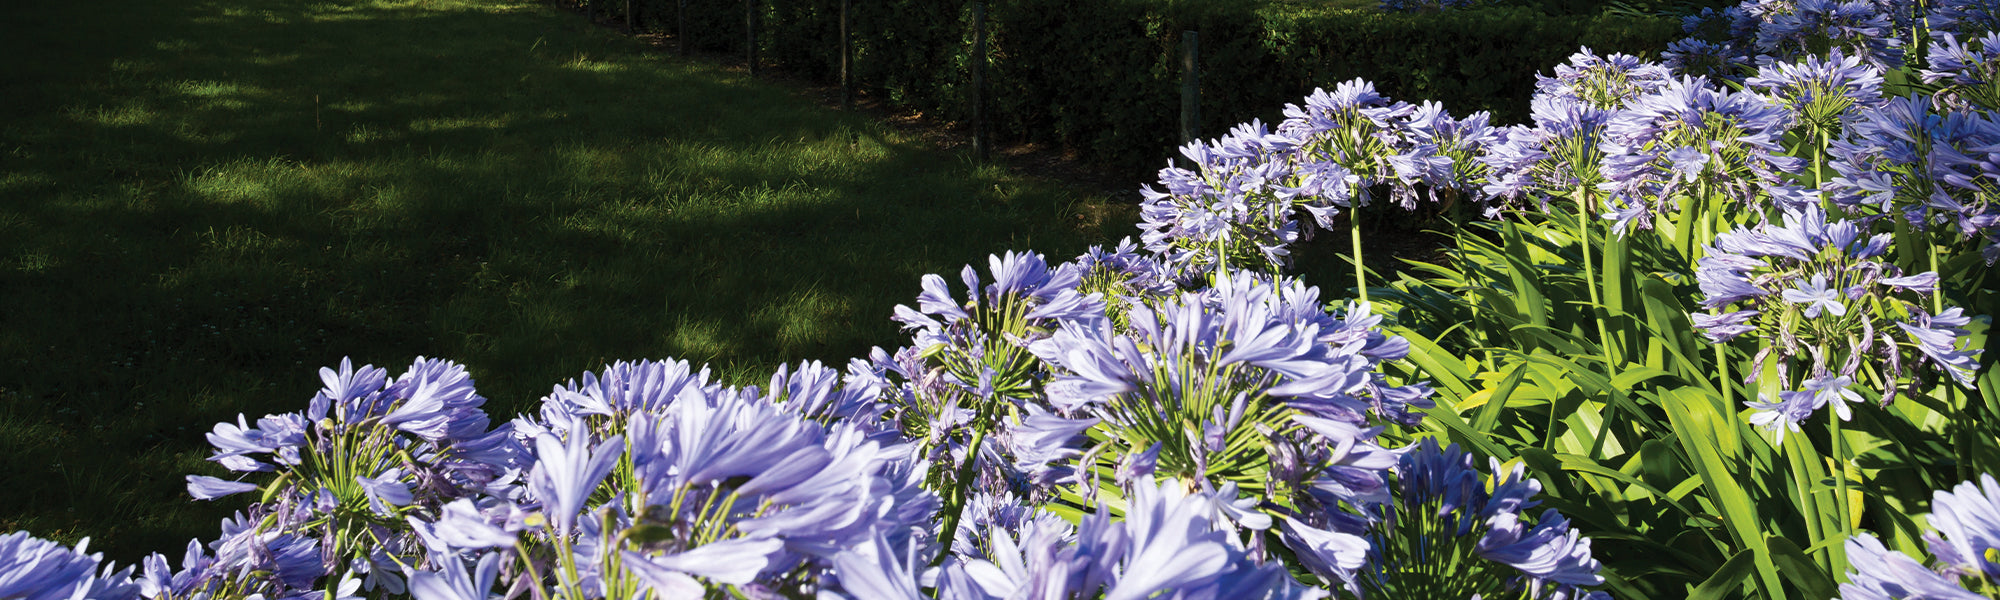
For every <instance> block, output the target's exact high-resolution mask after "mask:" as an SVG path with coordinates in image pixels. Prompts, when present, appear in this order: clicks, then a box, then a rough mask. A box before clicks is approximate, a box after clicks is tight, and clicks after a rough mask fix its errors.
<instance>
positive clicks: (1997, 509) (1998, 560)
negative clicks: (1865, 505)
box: [1840, 474, 2000, 600]
mask: <svg viewBox="0 0 2000 600" xmlns="http://www.w3.org/2000/svg"><path fill="white" fill-rule="evenodd" d="M1929 522H1930V526H1931V530H1930V531H1927V532H1925V534H1924V542H1925V545H1926V546H1928V548H1929V549H1930V553H1931V555H1932V556H1935V557H1936V558H1937V568H1936V569H1931V568H1927V567H1925V566H1924V563H1922V562H1919V561H1918V560H1917V559H1916V558H1912V557H1911V556H1910V555H1908V554H1904V553H1901V552H1894V551H1891V550H1889V549H1888V548H1886V547H1883V545H1882V541H1881V540H1878V539H1875V536H1873V535H1868V534H1862V535H1856V536H1854V537H1853V538H1850V539H1848V540H1847V556H1848V561H1849V563H1850V564H1851V565H1852V566H1853V570H1851V571H1849V572H1848V573H1847V580H1848V583H1844V584H1841V586H1840V600H1897V599H1900V598H1933V599H1936V600H1982V599H1985V598H1993V597H1995V596H1996V595H2000V481H1995V480H1994V479H1993V476H1992V475H1990V474H1988V475H1980V476H1979V480H1978V482H1977V483H1975V482H1971V481H1967V482H1964V483H1960V484H1958V487H1955V488H1952V490H1951V491H1948V492H1947V491H1944V490H1938V491H1937V492H1934V493H1933V494H1932V496H1931V515H1930V519H1929Z"/></svg>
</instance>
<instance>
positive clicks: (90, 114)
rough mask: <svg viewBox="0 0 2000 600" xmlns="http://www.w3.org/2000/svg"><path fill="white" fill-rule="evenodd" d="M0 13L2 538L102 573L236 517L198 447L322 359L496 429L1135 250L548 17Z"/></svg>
mask: <svg viewBox="0 0 2000 600" xmlns="http://www.w3.org/2000/svg"><path fill="white" fill-rule="evenodd" d="M33 4H35V5H34V6H16V7H10V8H9V9H6V10H9V11H16V14H10V15H7V16H6V18H0V23H5V25H0V28H4V29H0V53H4V54H6V55H10V56H23V54H20V53H18V52H29V51H30V50H32V52H31V55H34V56H44V57H48V58H47V60H43V61H6V62H9V63H12V64H7V65H5V66H4V67H0V85H4V86H5V87H4V88H0V114H4V115H6V116H7V120H6V121H4V122H0V507H5V508H0V529H27V530H30V531H32V532H34V533H36V534H37V535H42V536H45V537H53V538H58V539H64V540H71V541H73V540H74V539H76V538H80V537H83V536H93V537H95V538H96V540H97V541H95V542H93V544H92V547H93V548H98V549H103V550H106V551H107V552H108V553H109V554H110V555H111V556H112V557H113V558H116V559H119V560H121V561H122V562H125V563H127V564H129V563H130V562H131V561H133V560H136V559H137V558H139V557H140V556H143V555H144V554H145V553H147V552H151V551H156V550H157V551H168V550H172V549H175V548H178V547H180V546H181V545H183V544H185V543H186V541H187V539H188V538H190V537H201V538H204V539H206V538H210V537H213V536H214V535H215V533H216V530H215V520H216V519H219V518H220V517H221V516H222V515H223V514H226V513H227V512H228V511H229V510H232V509H233V508H234V507H238V506H240V505H241V504H242V503H243V501H233V502H232V501H230V500H223V501H220V502H218V503H201V504H196V503H194V502H193V501H191V500H188V499H187V497H186V495H185V493H184V491H183V490H182V482H181V477H182V476H183V475H185V474H187V473H203V474H211V475H221V474H222V473H221V470H220V469H219V468H217V467H214V466H213V465H209V464H207V463H206V462H205V461H203V460H202V459H203V458H204V457H206V455H207V452H206V449H205V445H204V443H203V440H202V437H201V434H202V433H203V432H204V431H205V430H207V429H208V428H209V427H210V426H212V425H213V423H215V422H216V421H219V420H225V419H233V418H234V417H235V415H236V414H237V413H239V412H240V413H247V414H248V415H249V416H250V417H251V418H253V419H254V418H255V417H256V416H258V415H261V414H265V413H274V412H286V411H293V410H297V409H299V408H301V407H303V406H304V404H305V402H306V400H307V399H309V398H310V397H311V395H312V393H313V392H314V391H315V390H316V389H317V387H318V385H319V384H318V380H317V378H316V377H315V375H314V371H315V370H316V369H317V368H318V367H320V366H322V365H328V364H333V363H337V362H338V361H339V360H340V358H341V357H343V356H352V357H354V359H355V360H356V362H367V363H373V364H377V365H380V366H384V367H387V368H389V369H390V371H391V372H392V373H400V372H401V370H402V367H403V366H405V365H407V364H408V361H410V360H412V359H413V358H415V357H416V356H419V355H425V356H440V357H446V358H451V359H454V360H459V361H461V362H464V363H466V364H467V365H468V367H469V368H470V369H471V370H472V372H473V375H474V377H475V378H477V379H478V380H479V383H480V385H479V387H480V390H481V391H482V393H483V394H484V395H486V396H487V397H488V398H491V399H492V400H491V402H489V404H488V411H489V413H492V414H494V415H495V417H496V419H505V418H507V417H510V416H512V415H513V414H514V413H516V412H518V411H520V410H523V409H525V408H527V407H530V406H532V405H533V403H534V402H535V401H536V399H537V398H539V397H540V396H541V395H542V394H545V393H547V391H548V389H549V387H550V386H553V385H556V384H560V383H562V382H563V381H565V380H567V379H569V378H572V377H576V376H577V375H578V374H580V373H581V372H582V371H584V370H590V369H596V368H598V367H599V366H600V365H602V364H604V363H605V362H608V361H613V360H620V359H637V358H666V357H679V358H687V359H689V360H692V361H695V362H709V363H712V364H714V365H715V366H716V368H717V369H718V370H719V371H720V372H721V374H722V375H723V376H724V377H725V379H728V380H730V381H732V382H735V383H755V382H758V381H759V380H760V379H762V378H764V377H768V373H769V371H770V370H771V369H772V368H774V367H776V366H777V365H778V364H780V363H786V362H797V361H799V360H805V359H820V360H824V361H828V362H831V363H840V362H844V361H845V360H846V359H848V358H850V357H856V356H862V355H865V353H866V351H867V349H868V348H869V347H870V346H876V345H883V346H891V345H895V344H898V343H902V342H903V341H904V340H903V338H902V337H901V336H900V335H899V334H898V332H897V331H896V328H895V325H894V324H893V323H892V322H891V321H889V319H888V315H889V312H890V307H891V306H893V305H894V304H896V303H909V302H910V301H911V299H913V298H914V296H915V294H916V292H917V278H918V277H919V276H920V275H922V274H924V273H930V272H951V271H956V270H957V268H958V267H959V266H960V265H962V264H965V263H975V264H978V265H980V266H982V267H983V266H984V258H985V256H986V255H987V254H988V253H994V252H999V251H1002V250H1006V249H1024V248H1035V249H1037V250H1040V251H1043V252H1045V253H1048V254H1049V255H1050V256H1051V258H1052V259H1056V260H1062V259H1066V258H1068V257H1070V256H1073V255H1075V254H1076V253H1079V252H1081V251H1083V250H1084V249H1085V247H1086V246H1088V245H1090V244H1094V243H1105V242H1109V241H1115V238H1116V237H1118V236H1122V235H1125V234H1127V233H1128V232H1131V231H1132V229H1131V225H1130V223H1132V222H1133V216H1132V210H1131V209H1130V207H1129V206H1124V205H1121V204H1118V203H1114V202H1110V201H1108V200H1105V199H1102V198H1095V197H1088V196H1084V195H1081V194H1076V193H1072V192H1068V191H1065V190H1061V189H1058V188H1055V187H1053V186H1050V185H1046V184H1042V183H1038V182H1034V181H1028V180H1023V179H1020V178H1018V177H1013V176H1010V175H1007V174H1005V173H1004V172H1002V171H1001V170H999V169H995V168H990V167H983V166H979V165H975V164H972V163H969V162H967V161H964V160H962V159H960V158H957V157H953V156H945V155H939V154H937V153H934V152H930V151H927V150H925V149H923V148H921V147H919V146H918V145H916V144H913V143H911V142H910V141H908V140H906V139H903V138H901V137H899V136H897V135H896V134H895V133H893V132H891V131H888V130H886V129H884V128H882V127H879V126H877V125H875V124H873V123H870V122H868V121H866V120H862V119H857V118H852V117H849V116H844V115H839V114H836V113H830V112H827V111H824V110H822V109H820V108H818V107H816V106H815V105H813V104H812V103H810V102H807V101H804V100H801V99H799V98H795V97H793V96H792V95H790V94H789V93H787V92H785V91H783V90H781V89H777V88H774V87H770V86H766V85H761V84H758V83H756V82H752V81H748V80H745V79H744V78H742V77H741V76H739V75H737V74H732V73H728V72H724V71H721V70H718V69H716V68H713V67H706V66H699V65H691V64H687V63H681V62H676V61H674V60H671V59H668V58H664V57H660V56H655V55H651V54H647V53H644V52H641V51H640V50H639V48H638V47H636V46H635V45H634V43H633V42H630V41H628V40H622V39H617V38H615V37H613V36H610V35H608V34H605V33H602V32H598V31H595V30H592V29H591V28H589V27H588V26H585V25H583V24H581V23H578V22H576V21H575V20H574V19H571V18H568V17H566V16H564V15H559V14H556V13H554V12H553V11H551V10H549V9H547V8H546V7H543V6H540V5H536V4H525V3H518V2H484V3H474V2H471V1H470V0H466V1H462V2H461V1H453V0H433V1H420V2H367V1H363V0H355V1H353V2H313V1H307V0H258V1H255V2H252V1H250V0H210V1H201V2H188V3H179V4H173V3H145V2H138V1H136V0H104V1H102V2H96V3H86V4H78V3H33Z"/></svg>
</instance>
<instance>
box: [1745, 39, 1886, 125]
mask: <svg viewBox="0 0 2000 600" xmlns="http://www.w3.org/2000/svg"><path fill="white" fill-rule="evenodd" d="M1744 85H1746V86H1748V87H1749V88H1750V89H1753V90H1757V91H1760V92H1763V93H1764V94H1766V95H1767V97H1770V98H1776V99H1777V100H1778V102H1779V103H1780V104H1781V105H1783V106H1784V107H1785V111H1786V113H1787V114H1789V115H1790V117H1791V120H1792V122H1793V123H1797V124H1801V125H1806V126H1810V127H1813V128H1815V129H1818V130H1820V131H1828V132H1831V131H1835V130H1838V129H1839V128H1841V127H1844V126H1845V124H1847V123H1851V122H1853V121H1855V120H1856V119H1859V118H1860V113H1861V111H1862V110H1865V109H1869V108H1874V107H1876V106H1880V105H1881V104H1882V102H1883V100H1882V70H1881V69H1879V68H1876V67H1875V66H1873V65H1866V64H1863V63H1862V62H1861V59H1860V58H1858V57H1853V56H1846V55H1844V54H1842V53H1841V51H1840V49H1838V48H1836V49H1834V50H1833V51H1832V52H1831V53H1830V54H1828V55H1827V56H1825V57H1821V56H1819V55H1807V56H1804V57H1801V58H1800V59H1798V60H1797V61H1794V62H1774V63H1771V64H1768V65H1765V66H1764V67H1763V68H1760V69H1758V71H1757V76H1756V77H1751V78H1750V79H1749V80H1747V81H1745V82H1744Z"/></svg>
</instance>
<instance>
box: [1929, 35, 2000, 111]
mask: <svg viewBox="0 0 2000 600" xmlns="http://www.w3.org/2000/svg"><path fill="white" fill-rule="evenodd" d="M1928 58H1929V59H1930V60H1929V63H1930V64H1929V68H1926V69H1924V70H1923V71H1922V73H1921V76H1922V77H1923V80H1924V83H1933V84H1939V85H1941V86H1942V87H1941V89H1939V90H1938V92H1937V100H1938V101H1939V102H1940V103H1942V104H1945V105H1948V106H1952V107H1954V108H1957V109H1960V110H1993V109H1995V108H2000V32H1991V33H1987V34H1986V35H1983V36H1973V35H1968V36H1966V41H1965V42H1964V43H1961V42H1959V39H1958V36H1957V35H1954V34H1952V33H1951V32H1940V33H1938V34H1937V37H1934V38H1932V39H1931V44H1930V49H1929V57H1928Z"/></svg>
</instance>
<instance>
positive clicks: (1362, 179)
mask: <svg viewBox="0 0 2000 600" xmlns="http://www.w3.org/2000/svg"><path fill="white" fill-rule="evenodd" d="M1418 112H1419V108H1418V107H1417V106H1414V105H1411V104H1409V103H1407V102H1400V101H1391V100H1390V99H1389V98H1388V97H1387V96H1383V95H1381V94H1379V93H1376V91H1375V84H1373V83H1370V82H1367V81H1364V80H1361V79H1353V80H1349V81H1346V82H1342V83H1340V84H1339V85H1336V86H1334V88H1333V91H1331V92H1328V91H1326V90H1325V89H1314V90H1313V93H1312V94H1310V95H1307V96H1306V98H1305V104H1303V105H1298V104H1287V105H1285V120H1284V121H1283V122H1281V123H1279V124H1278V128H1277V135H1279V136H1281V137H1283V138H1285V139H1288V140H1292V141H1293V143H1294V144H1295V146H1296V148H1297V152H1296V154H1295V156H1293V157H1292V161H1293V163H1294V164H1295V165H1296V167H1295V169H1296V171H1297V172H1298V173H1300V174H1302V175H1304V176H1306V177H1307V178H1309V179H1312V180H1316V182H1315V183H1314V184H1313V185H1312V186H1311V187H1312V188H1313V191H1315V192H1316V193H1315V194H1310V195H1304V196H1302V197H1301V198H1300V199H1299V200H1298V202H1299V204H1300V206H1302V207H1305V208H1307V209H1308V210H1309V211H1310V212H1311V213H1312V214H1313V216H1314V217H1315V218H1316V219H1317V220H1318V221H1319V223H1320V225H1321V226H1322V227H1324V226H1326V224H1327V220H1328V219H1329V218H1330V217H1331V216H1332V215H1333V214H1334V213H1337V212H1338V211H1339V210H1340V209H1343V208H1346V209H1352V208H1354V207H1357V206H1362V205H1366V204H1367V203H1368V199H1367V197H1366V195H1365V191H1366V190H1367V189H1368V188H1370V187H1372V186H1374V185H1375V184H1377V183H1381V182H1385V181H1389V180H1390V179H1391V178H1392V177H1394V176H1395V167H1394V166H1393V164H1391V163H1390V160H1389V159H1390V157H1392V156H1395V155H1397V154H1404V153H1407V152H1409V151H1410V150H1411V149H1412V148H1413V147H1414V146H1416V145H1418V144H1416V143H1414V142H1413V141H1410V140H1406V139H1405V135H1404V134H1405V132H1406V131H1405V130H1406V128H1407V127H1408V122H1409V120H1410V119H1411V118H1413V117H1415V116H1416V115H1417V113H1418Z"/></svg>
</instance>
